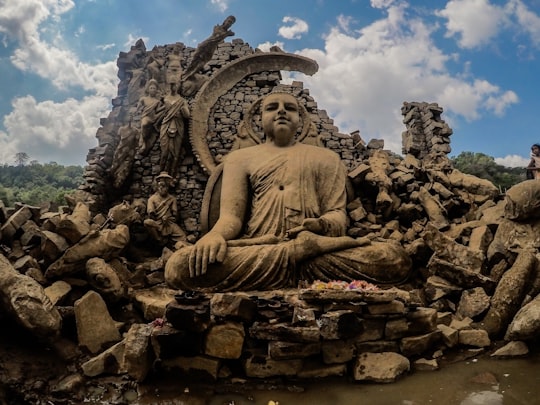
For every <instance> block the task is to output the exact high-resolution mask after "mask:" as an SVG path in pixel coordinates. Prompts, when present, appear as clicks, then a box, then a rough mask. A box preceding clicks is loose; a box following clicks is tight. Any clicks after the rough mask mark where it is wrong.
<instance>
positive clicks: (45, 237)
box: [41, 231, 69, 263]
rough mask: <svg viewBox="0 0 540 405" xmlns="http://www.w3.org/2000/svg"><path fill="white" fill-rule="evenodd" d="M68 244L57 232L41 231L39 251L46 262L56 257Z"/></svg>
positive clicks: (52, 260)
mask: <svg viewBox="0 0 540 405" xmlns="http://www.w3.org/2000/svg"><path fill="white" fill-rule="evenodd" d="M68 248H69V244H68V243H67V241H66V239H65V238H64V237H62V236H60V235H58V234H57V233H54V232H50V231H43V232H42V238H41V252H42V254H43V258H44V259H45V260H46V261H47V263H52V262H54V261H55V260H56V259H58V258H59V257H60V256H61V255H62V254H63V253H64V252H65V251H66V250H67V249H68Z"/></svg>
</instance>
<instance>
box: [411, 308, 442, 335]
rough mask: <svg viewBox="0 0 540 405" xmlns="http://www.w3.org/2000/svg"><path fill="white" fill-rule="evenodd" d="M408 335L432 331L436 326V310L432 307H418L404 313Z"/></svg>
mask: <svg viewBox="0 0 540 405" xmlns="http://www.w3.org/2000/svg"><path fill="white" fill-rule="evenodd" d="M406 319H407V321H408V331H409V334H410V335H413V334H415V335H416V334H423V333H428V332H432V331H434V330H435V329H436V327H437V311H436V310H435V309H433V308H424V307H418V308H416V309H415V310H414V311H410V312H408V313H407V315H406Z"/></svg>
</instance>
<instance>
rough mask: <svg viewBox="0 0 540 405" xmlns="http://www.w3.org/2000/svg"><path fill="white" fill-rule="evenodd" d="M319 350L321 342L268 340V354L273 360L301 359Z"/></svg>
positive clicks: (317, 352)
mask: <svg viewBox="0 0 540 405" xmlns="http://www.w3.org/2000/svg"><path fill="white" fill-rule="evenodd" d="M320 352H321V344H320V343H319V342H314V343H295V342H281V341H270V342H268V355H269V356H270V357H271V358H272V359H274V360H290V359H301V358H304V357H309V356H313V355H316V354H319V353H320Z"/></svg>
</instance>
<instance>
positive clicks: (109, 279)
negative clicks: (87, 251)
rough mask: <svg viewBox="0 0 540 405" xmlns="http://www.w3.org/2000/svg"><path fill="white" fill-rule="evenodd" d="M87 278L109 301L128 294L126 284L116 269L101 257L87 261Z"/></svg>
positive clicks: (117, 299) (115, 300) (114, 300)
mask: <svg viewBox="0 0 540 405" xmlns="http://www.w3.org/2000/svg"><path fill="white" fill-rule="evenodd" d="M86 279H87V280H88V283H89V284H90V285H91V286H92V288H94V290H96V291H97V292H99V294H101V296H103V297H104V298H105V299H106V300H107V301H109V302H117V301H119V300H120V299H121V298H123V297H124V296H125V294H126V285H125V284H124V283H123V282H122V280H120V277H119V276H118V274H117V273H116V271H115V269H114V268H113V267H112V266H110V265H109V264H108V263H107V262H106V261H105V260H103V259H102V258H100V257H93V258H91V259H89V260H88V261H87V262H86Z"/></svg>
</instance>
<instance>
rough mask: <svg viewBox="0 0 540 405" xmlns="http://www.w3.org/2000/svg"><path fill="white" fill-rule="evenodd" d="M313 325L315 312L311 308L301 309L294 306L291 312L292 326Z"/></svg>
mask: <svg viewBox="0 0 540 405" xmlns="http://www.w3.org/2000/svg"><path fill="white" fill-rule="evenodd" d="M314 323H315V310H314V309H313V308H302V307H300V306H295V307H294V310H293V318H292V324H293V325H298V326H302V325H304V326H305V325H310V324H311V325H313V324H314Z"/></svg>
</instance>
